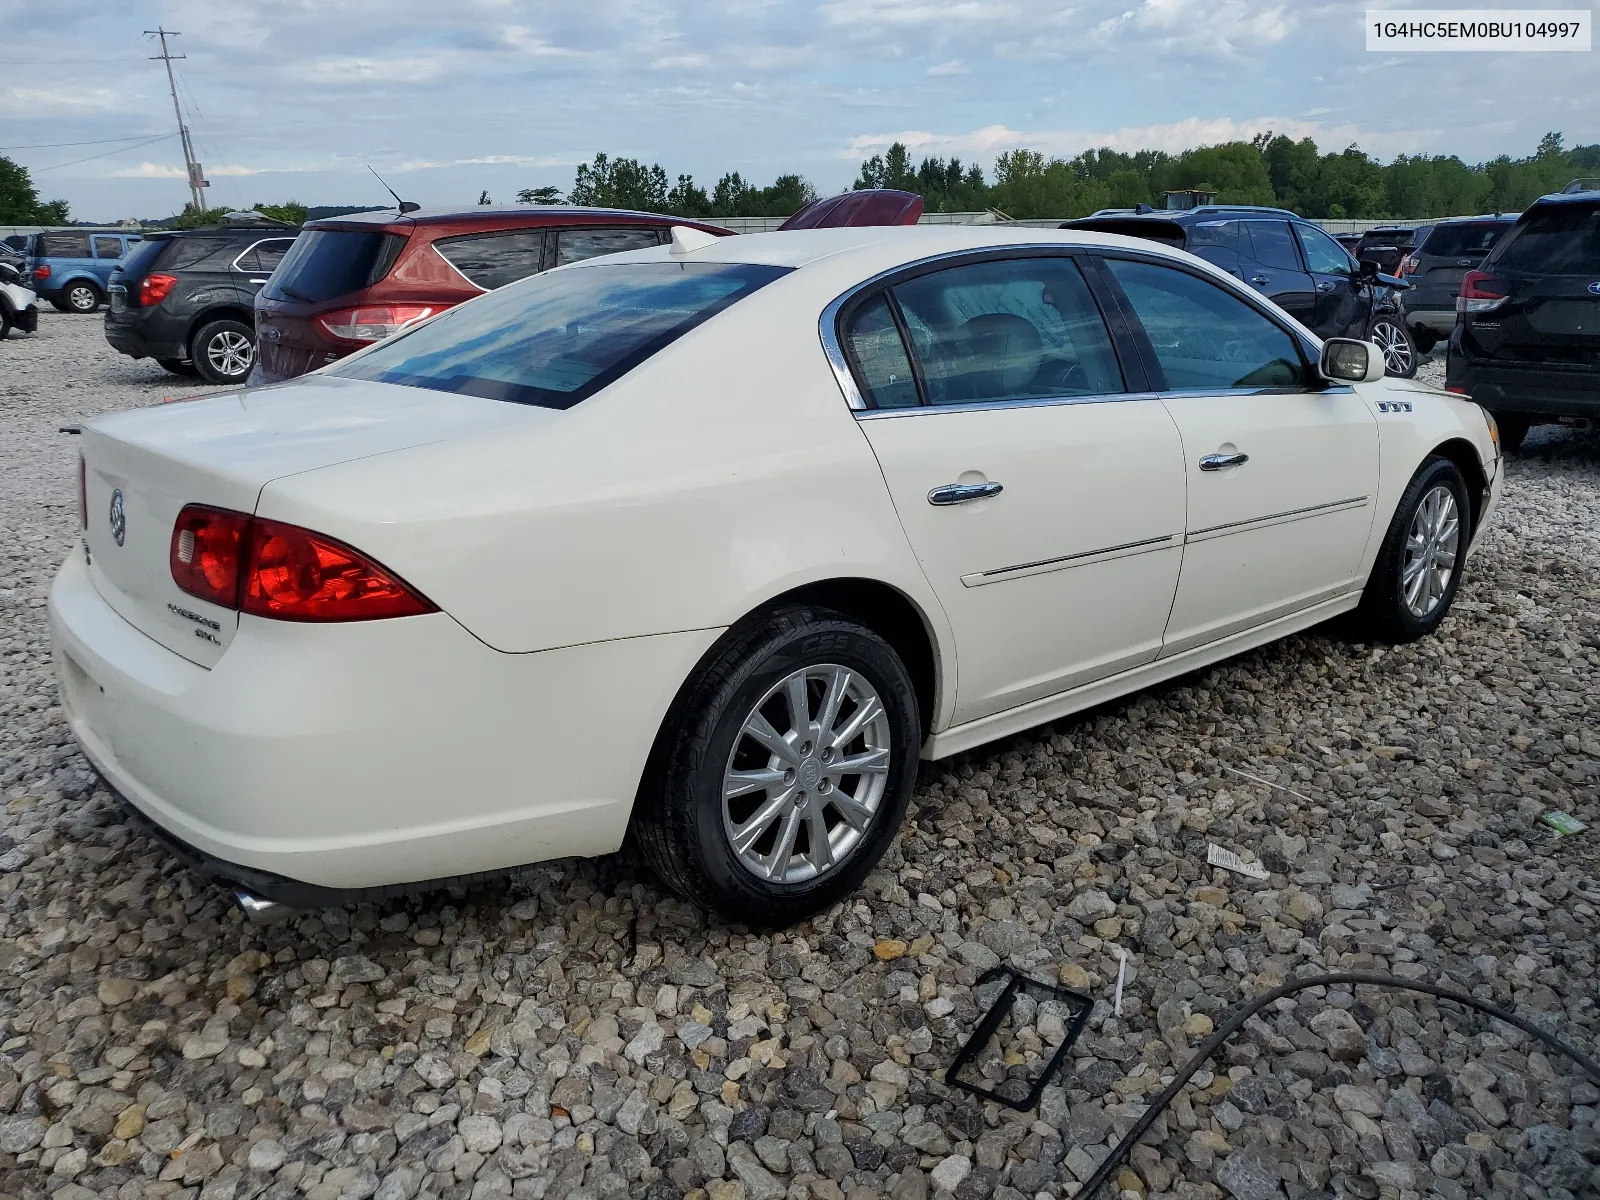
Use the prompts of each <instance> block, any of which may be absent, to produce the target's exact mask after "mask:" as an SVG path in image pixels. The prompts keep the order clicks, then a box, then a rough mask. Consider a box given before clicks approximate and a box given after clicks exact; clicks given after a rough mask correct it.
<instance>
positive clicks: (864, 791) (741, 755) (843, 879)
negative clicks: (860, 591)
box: [633, 608, 921, 926]
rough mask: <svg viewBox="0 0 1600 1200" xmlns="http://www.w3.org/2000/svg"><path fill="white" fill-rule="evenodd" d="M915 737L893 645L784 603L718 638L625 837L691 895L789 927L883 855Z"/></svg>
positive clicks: (744, 918) (907, 780)
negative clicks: (630, 837) (722, 639)
mask: <svg viewBox="0 0 1600 1200" xmlns="http://www.w3.org/2000/svg"><path fill="white" fill-rule="evenodd" d="M920 741H921V724H920V722H919V719H918V715H917V698H916V690H915V688H914V686H913V684H912V680H911V675H910V673H909V672H908V671H907V670H906V667H905V664H904V663H903V662H901V660H900V657H899V656H898V655H897V654H896V653H895V652H894V650H893V649H892V648H891V647H890V646H889V645H888V643H887V642H885V641H884V640H883V639H882V638H880V637H879V636H878V635H877V634H875V633H874V632H872V631H871V630H870V629H868V628H866V627H865V626H863V625H860V624H858V623H857V622H855V621H852V620H850V619H849V618H847V617H845V616H844V615H842V614H840V613H836V612H832V611H830V610H827V609H817V608H789V609H783V610H781V611H779V612H776V613H773V614H772V615H770V616H768V617H766V618H764V619H763V620H761V621H759V622H755V623H752V624H750V625H749V626H747V627H745V628H743V629H742V630H737V631H736V632H735V633H734V634H733V635H732V636H731V637H729V638H728V639H725V645H724V646H723V647H722V648H721V650H720V651H719V652H717V653H716V654H715V655H714V657H713V658H712V659H711V660H710V661H709V662H708V663H707V664H705V665H704V666H703V667H702V668H701V670H700V672H699V673H698V675H697V676H696V677H695V679H694V680H692V681H691V683H690V684H689V686H688V687H687V688H686V689H685V692H684V693H683V694H682V695H680V697H679V699H678V701H677V702H676V703H675V704H674V706H673V711H672V713H671V714H670V715H669V716H668V719H667V723H666V725H665V726H664V728H663V730H662V733H661V736H660V739H659V740H658V743H657V746H656V748H655V750H654V751H653V752H652V754H651V761H650V765H649V767H648V768H647V770H646V775H645V779H644V782H643V785H642V787H641V789H640V795H639V799H638V802H637V804H636V806H635V809H634V819H633V835H634V839H635V841H636V843H637V844H638V845H639V847H640V849H641V850H642V851H643V852H644V855H645V857H646V858H647V859H648V860H649V862H650V864H651V866H653V867H654V868H655V870H656V872H657V873H658V874H659V875H660V876H661V878H662V880H663V881H664V882H665V883H666V884H667V886H668V887H670V888H672V890H673V891H675V892H677V893H679V894H680V895H682V896H683V897H685V898H686V899H689V900H692V901H694V902H696V903H700V904H705V905H707V906H708V907H710V908H713V909H715V910H717V911H718V912H721V913H722V914H723V915H725V916H727V917H728V918H730V919H731V920H735V921H740V922H743V923H746V924H753V925H758V926H781V925H787V924H791V923H793V922H795V921H797V920H800V919H801V918H803V917H806V916H808V915H810V914H811V913H814V912H816V911H817V910H818V909H821V908H825V907H826V906H828V905H829V904H832V903H834V902H835V901H837V900H839V899H840V898H842V897H843V896H846V895H848V894H849V893H850V892H851V891H853V890H854V889H855V888H856V887H857V886H858V885H859V884H860V882H861V880H862V879H864V878H865V877H866V875H867V873H868V872H869V871H871V870H872V868H873V866H874V865H875V864H876V863H877V861H878V859H879V858H881V857H882V856H883V853H884V851H885V850H886V849H887V848H888V847H889V844H890V843H891V842H892V841H893V839H894V837H895V835H896V833H897V831H898V830H899V827H900V822H901V820H902V819H903V817H904V816H905V810H906V803H907V801H908V800H909V799H910V796H911V789H912V787H913V786H914V784H915V782H916V774H917V751H918V745H919V743H920Z"/></svg>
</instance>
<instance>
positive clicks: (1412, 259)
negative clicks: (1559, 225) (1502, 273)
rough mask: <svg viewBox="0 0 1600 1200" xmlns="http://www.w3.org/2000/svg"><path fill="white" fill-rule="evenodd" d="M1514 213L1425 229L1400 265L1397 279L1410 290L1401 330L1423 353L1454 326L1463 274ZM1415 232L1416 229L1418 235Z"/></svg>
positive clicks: (1464, 219) (1491, 244) (1446, 222)
mask: <svg viewBox="0 0 1600 1200" xmlns="http://www.w3.org/2000/svg"><path fill="white" fill-rule="evenodd" d="M1516 220H1517V214H1516V213H1511V214H1510V215H1509V216H1503V217H1451V218H1450V219H1448V220H1444V221H1439V222H1437V223H1436V224H1434V225H1432V226H1431V227H1428V234H1427V236H1426V237H1420V236H1419V237H1418V239H1417V242H1416V245H1414V246H1413V247H1412V248H1411V250H1410V252H1409V253H1407V255H1406V256H1405V257H1404V258H1403V259H1401V260H1400V277H1401V278H1402V279H1404V280H1405V281H1406V282H1407V283H1409V284H1410V285H1411V290H1410V291H1408V292H1407V293H1406V294H1405V295H1404V296H1403V297H1402V298H1401V302H1400V303H1401V307H1402V308H1403V309H1404V310H1405V317H1406V327H1407V328H1409V329H1410V330H1411V338H1412V340H1413V341H1414V342H1416V343H1417V349H1418V350H1420V351H1422V353H1424V354H1426V353H1428V351H1430V350H1432V349H1433V347H1434V345H1435V344H1436V343H1437V342H1439V341H1441V340H1442V339H1444V338H1447V337H1449V336H1450V331H1451V330H1452V329H1454V328H1455V327H1456V294H1457V293H1458V292H1460V291H1461V280H1462V279H1463V278H1464V277H1465V276H1466V273H1467V272H1468V271H1470V270H1472V268H1474V267H1476V266H1477V265H1478V264H1479V263H1481V262H1482V261H1483V256H1484V255H1485V254H1487V253H1489V251H1491V250H1493V249H1494V247H1495V243H1497V242H1498V241H1499V240H1500V239H1501V237H1503V236H1504V235H1505V232H1506V230H1508V229H1510V228H1511V226H1512V225H1514V224H1515V223H1516ZM1418 232H1419V233H1420V232H1421V231H1420V230H1419V231H1418Z"/></svg>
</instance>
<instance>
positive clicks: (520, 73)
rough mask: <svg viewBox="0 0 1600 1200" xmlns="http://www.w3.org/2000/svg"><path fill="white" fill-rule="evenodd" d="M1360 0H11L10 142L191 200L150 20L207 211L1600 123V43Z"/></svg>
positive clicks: (1598, 135) (77, 171)
mask: <svg viewBox="0 0 1600 1200" xmlns="http://www.w3.org/2000/svg"><path fill="white" fill-rule="evenodd" d="M1487 2H1488V0H1478V3H1487ZM1560 2H1562V0H1532V2H1531V3H1522V4H1519V3H1517V0H1498V3H1499V4H1500V5H1501V6H1502V7H1538V6H1539V5H1540V4H1544V5H1550V4H1555V3H1560ZM1565 2H1567V3H1569V4H1577V3H1579V2H1580V0H1565ZM1428 3H1429V4H1431V5H1432V6H1434V7H1452V5H1451V2H1450V0H1428ZM1367 7H1368V5H1367V4H1365V3H1317V2H1315V0H1286V2H1282V3H1271V2H1264V0H1076V2H1075V3H1058V2H1044V0H582V2H581V3H578V2H573V0H565V2H559V3H552V2H548V0H448V2H441V0H382V2H381V3H380V2H378V0H274V2H273V3H271V4H266V3H262V2H260V0H231V2H230V3H227V4H220V3H217V2H216V0H48V2H47V3H44V4H40V3H38V2H37V0H0V30H4V31H5V32H4V37H3V38H0V153H4V154H6V155H8V156H9V157H11V158H13V159H15V160H17V161H18V162H21V163H22V164H24V165H25V166H27V167H28V168H29V169H30V170H31V171H32V172H34V179H35V182H36V183H37V184H38V186H39V189H40V192H41V194H42V198H44V199H53V198H56V197H62V198H65V199H66V200H68V201H69V202H70V204H71V207H72V213H73V216H74V218H76V219H79V220H96V221H110V220H117V219H121V218H124V217H157V216H164V215H167V214H170V213H172V212H174V211H176V210H178V209H179V208H181V207H182V205H183V203H184V202H185V201H186V200H187V198H188V192H187V187H186V185H185V182H184V177H183V170H182V167H183V158H182V153H181V151H180V149H179V145H178V141H177V138H176V136H175V126H176V121H175V118H174V115H173V111H172V101H171V98H170V96H169V95H168V91H167V79H166V73H165V71H164V70H163V69H162V66H161V64H160V63H159V62H154V61H150V60H149V59H148V57H147V56H149V55H151V54H155V53H158V52H159V48H158V47H156V46H155V45H154V41H153V39H151V38H147V37H145V36H143V31H144V30H145V29H150V28H154V27H156V26H158V25H161V26H165V27H166V28H167V29H169V30H178V31H181V36H179V37H177V38H175V39H173V42H172V44H173V49H174V53H182V54H186V55H187V57H186V58H185V59H184V60H182V61H181V62H178V63H176V64H175V66H176V69H177V72H178V79H179V95H180V98H181V100H182V102H183V105H184V108H185V111H186V114H187V116H188V118H189V119H190V120H192V122H193V128H194V135H195V141H196V150H197V155H198V157H199V158H200V160H201V161H202V163H203V164H204V166H205V170H206V174H207V176H208V177H209V178H210V179H211V181H212V185H211V187H210V189H209V191H208V194H207V195H208V201H209V203H210V204H211V205H212V206H214V207H245V206H248V205H250V204H253V203H257V202H264V203H277V202H282V201H285V200H289V199H297V200H300V201H301V202H303V203H308V204H380V203H388V202H389V201H388V196H387V194H386V193H385V192H383V191H382V189H381V188H380V186H379V185H378V183H377V181H376V180H374V179H373V178H372V176H371V175H370V174H369V173H368V171H367V169H366V168H367V166H368V165H370V166H372V167H373V168H375V169H376V170H377V171H378V172H379V173H380V174H382V175H383V176H384V178H385V179H387V180H388V182H389V183H390V184H391V185H393V187H394V188H395V190H396V191H398V192H399V193H400V194H401V195H402V196H403V197H404V198H405V199H407V200H415V201H417V202H419V203H422V204H425V205H438V204H470V203H472V202H474V201H475V200H476V199H477V197H478V194H479V192H480V191H487V192H488V193H489V195H490V196H491V197H492V198H493V199H494V200H496V201H505V202H509V201H512V200H513V199H514V197H515V194H516V192H517V191H518V190H519V189H521V188H525V187H538V186H541V185H545V184H551V185H554V186H556V187H557V188H560V189H561V190H562V191H565V190H566V188H567V187H568V186H570V184H571V182H572V177H573V172H574V168H575V167H576V165H577V164H578V163H579V162H584V161H588V160H589V159H591V158H592V157H593V155H594V154H595V152H596V151H606V152H607V153H610V154H612V155H626V156H630V157H636V158H641V159H643V160H645V161H647V162H659V163H660V164H661V165H662V166H663V167H665V168H666V170H667V172H668V173H669V175H671V176H673V177H676V176H677V175H678V174H680V173H685V172H686V173H690V174H692V175H694V177H695V178H696V180H697V181H698V182H700V183H701V184H702V185H703V186H707V187H709V186H710V185H711V184H712V183H714V182H715V181H716V179H717V178H718V177H719V176H720V175H721V174H722V173H723V172H725V171H739V172H740V173H741V174H743V175H744V176H745V178H746V179H748V180H752V181H754V182H755V183H757V184H761V185H764V184H766V183H769V182H771V180H772V179H773V178H774V177H775V176H777V175H778V174H781V173H785V172H797V173H799V174H802V175H804V176H806V177H807V178H808V179H810V180H811V182H812V183H813V184H814V185H815V186H816V187H817V189H818V191H819V192H821V193H823V194H828V193H831V192H836V191H840V190H843V189H845V188H847V187H848V186H849V184H850V182H851V180H852V179H854V178H855V176H856V173H857V170H858V167H859V163H860V161H861V160H862V159H863V158H864V157H867V156H870V155H872V154H874V153H878V152H881V151H882V150H883V149H885V148H886V147H887V146H888V145H889V144H890V143H891V142H893V141H895V140H900V141H903V142H905V143H906V144H907V145H908V146H910V147H911V149H912V151H913V154H914V155H915V156H916V157H919V158H920V157H921V156H922V155H924V154H937V155H941V156H948V155H951V154H954V155H959V156H960V157H961V158H962V159H963V160H964V161H969V162H970V161H976V162H978V163H979V164H981V165H983V166H984V167H985V169H986V170H987V169H988V168H989V167H990V165H991V164H992V163H993V161H994V158H995V156H996V155H997V154H999V153H1001V152H1003V151H1005V150H1009V149H1013V148H1017V147H1028V148H1032V149H1036V150H1040V151H1042V152H1044V153H1046V154H1051V155H1060V156H1062V157H1070V156H1071V155H1073V154H1076V153H1078V152H1079V151H1081V150H1083V149H1086V148H1088V147H1091V146H1102V145H1103V146H1112V147H1115V148H1117V149H1122V150H1133V149H1138V148H1141V147H1150V148H1155V149H1163V150H1169V151H1177V150H1182V149H1185V148H1188V147H1191V146H1196V145H1204V144H1209V143H1213V142H1218V141H1225V140H1229V139H1231V138H1237V137H1249V136H1250V135H1252V134H1254V133H1256V132H1258V131H1261V130H1267V129H1270V130H1273V131H1275V132H1280V133H1287V134H1290V135H1292V136H1295V137H1303V136H1309V137H1311V138H1314V139H1315V140H1316V142H1317V143H1318V145H1319V146H1321V147H1322V148H1323V149H1324V150H1330V149H1333V150H1337V149H1343V148H1344V147H1345V146H1348V145H1351V144H1356V145H1359V146H1360V147H1361V148H1362V149H1363V150H1366V151H1367V152H1369V153H1371V154H1374V155H1376V156H1378V157H1379V158H1382V159H1383V160H1385V161H1387V160H1389V159H1391V158H1392V157H1393V156H1394V155H1396V154H1401V153H1405V154H1416V153H1429V154H1458V155H1460V156H1461V157H1462V158H1464V159H1466V160H1467V161H1468V162H1477V161H1481V160H1483V159H1485V158H1490V157H1493V156H1494V155H1497V154H1501V153H1506V154H1511V155H1512V156H1522V155H1526V154H1529V153H1531V152H1532V150H1533V147H1534V145H1535V143H1536V142H1537V141H1538V139H1539V137H1540V135H1541V134H1543V133H1544V132H1545V131H1546V130H1550V129H1555V130H1559V131H1561V132H1563V133H1564V134H1565V135H1566V139H1567V144H1568V145H1576V144H1581V143H1588V142H1596V141H1600V104H1596V103H1595V101H1594V96H1595V81H1596V79H1597V78H1600V59H1597V55H1600V48H1597V50H1596V51H1593V52H1590V53H1571V54H1515V53H1495V54H1468V53H1446V54H1403V55H1402V54H1382V53H1372V52H1368V51H1367V50H1366V48H1365V40H1364V32H1363V31H1364V25H1363V22H1364V19H1365V17H1364V14H1365V11H1366V9H1367ZM1373 7H1395V5H1393V4H1392V3H1381V2H1376V0H1375V3H1374V4H1373ZM1454 7H1465V6H1464V5H1459V4H1458V5H1454ZM145 138H158V139H161V140H156V141H151V142H148V143H147V144H143V145H141V144H140V139H145ZM109 139H124V140H122V141H116V142H113V141H111V140H109ZM64 143H83V144H79V145H65V144H64ZM91 156H94V157H92V158H91ZM81 159H89V160H90V161H76V160H81Z"/></svg>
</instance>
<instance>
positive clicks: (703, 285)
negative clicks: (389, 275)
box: [327, 263, 787, 408]
mask: <svg viewBox="0 0 1600 1200" xmlns="http://www.w3.org/2000/svg"><path fill="white" fill-rule="evenodd" d="M784 274H787V268H783V267H758V266H749V265H746V264H743V263H625V264H617V265H614V266H607V265H597V266H593V267H588V268H585V269H584V270H581V271H556V272H553V273H551V274H548V275H536V276H534V277H533V278H532V279H526V280H523V281H522V282H521V283H519V284H516V285H515V286H513V287H508V288H504V289H502V290H500V291H498V292H491V293H489V294H488V295H486V296H480V297H478V298H477V299H475V300H472V301H470V302H469V303H466V304H463V305H461V306H460V307H459V308H454V309H451V310H450V311H448V312H446V313H444V314H442V315H441V316H439V317H436V318H435V319H434V320H432V321H429V322H427V323H426V324H423V325H419V326H417V327H416V328H415V329H413V330H411V331H410V332H408V333H402V334H399V335H397V336H395V337H392V338H390V339H389V340H388V341H386V342H382V343H380V344H379V345H377V346H376V347H374V348H373V349H372V350H370V351H368V352H367V353H365V354H362V355H358V356H357V357H355V358H352V359H350V360H349V361H347V362H345V363H341V364H339V365H336V366H333V367H330V368H328V369H327V374H330V375H337V376H343V377H345V378H347V379H373V380H378V381H380V382H383V383H398V384H403V385H406V386H409V387H421V388H433V389H436V390H438V391H441V392H459V393H461V394H463V395H468V396H487V397H489V398H490V399H492V400H510V401H514V402H516V403H518V404H537V405H540V406H541V407H544V408H571V407H572V406H573V405H574V404H577V403H578V402H579V401H580V400H583V399H585V398H586V397H588V396H592V395H593V394H594V393H595V392H597V391H599V390H600V389H601V388H603V387H605V386H606V385H607V384H610V383H612V382H613V381H615V380H617V379H620V378H621V377H622V376H623V375H626V374H627V373H628V372H629V371H631V370H633V368H634V367H636V366H638V365H639V364H640V363H641V362H643V361H644V360H645V359H647V358H649V357H650V356H651V355H652V354H655V353H656V352H657V351H659V350H660V349H661V348H662V347H664V346H666V345H668V344H669V343H671V342H672V341H674V340H676V339H677V338H679V337H681V336H683V335H684V334H685V333H687V332H689V330H691V329H693V328H694V327H695V326H696V325H699V324H701V323H702V322H704V321H706V320H708V319H710V318H711V317H713V316H715V315H716V314H717V313H719V312H721V311H722V310H723V309H725V308H727V307H728V306H729V305H731V304H733V303H735V302H736V301H738V300H740V299H742V298H744V297H745V296H748V295H749V294H750V293H752V292H754V291H755V290H756V289H757V288H760V287H762V286H764V285H765V284H768V283H770V282H771V281H772V280H774V279H776V278H778V277H779V276H780V275H784Z"/></svg>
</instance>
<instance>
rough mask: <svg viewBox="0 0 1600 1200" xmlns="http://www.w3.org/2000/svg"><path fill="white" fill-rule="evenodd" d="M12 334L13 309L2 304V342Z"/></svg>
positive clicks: (0, 316)
mask: <svg viewBox="0 0 1600 1200" xmlns="http://www.w3.org/2000/svg"><path fill="white" fill-rule="evenodd" d="M10 336H11V310H10V309H9V308H6V307H4V306H3V305H0V342H3V341H5V340H6V338H8V337H10Z"/></svg>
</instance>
